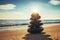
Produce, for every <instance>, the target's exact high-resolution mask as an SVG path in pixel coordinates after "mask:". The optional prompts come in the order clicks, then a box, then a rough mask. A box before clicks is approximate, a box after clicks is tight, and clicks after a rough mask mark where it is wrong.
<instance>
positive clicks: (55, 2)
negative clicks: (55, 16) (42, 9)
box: [49, 0, 60, 5]
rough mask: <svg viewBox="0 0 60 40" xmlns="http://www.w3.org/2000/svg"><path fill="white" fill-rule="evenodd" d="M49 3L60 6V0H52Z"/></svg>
mask: <svg viewBox="0 0 60 40" xmlns="http://www.w3.org/2000/svg"><path fill="white" fill-rule="evenodd" d="M49 3H50V4H52V5H60V1H59V0H50V1H49Z"/></svg>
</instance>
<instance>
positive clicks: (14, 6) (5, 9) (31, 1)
mask: <svg viewBox="0 0 60 40" xmlns="http://www.w3.org/2000/svg"><path fill="white" fill-rule="evenodd" d="M33 12H37V13H39V15H40V16H41V19H60V0H0V19H29V18H30V17H31V14H32V13H33Z"/></svg>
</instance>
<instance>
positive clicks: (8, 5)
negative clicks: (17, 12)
mask: <svg viewBox="0 0 60 40" xmlns="http://www.w3.org/2000/svg"><path fill="white" fill-rule="evenodd" d="M15 7H16V5H14V4H5V5H0V9H3V10H10V9H14V8H15Z"/></svg>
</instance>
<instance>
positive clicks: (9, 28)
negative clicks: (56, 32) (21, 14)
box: [0, 19, 60, 31]
mask: <svg viewBox="0 0 60 40" xmlns="http://www.w3.org/2000/svg"><path fill="white" fill-rule="evenodd" d="M29 22H30V20H25V19H24V20H23V19H21V20H0V25H1V26H0V31H12V30H21V29H28V26H29V25H18V26H13V25H12V26H3V25H11V24H25V23H28V24H29ZM41 23H43V25H42V27H50V26H53V25H60V20H41ZM2 26H3V27H2Z"/></svg>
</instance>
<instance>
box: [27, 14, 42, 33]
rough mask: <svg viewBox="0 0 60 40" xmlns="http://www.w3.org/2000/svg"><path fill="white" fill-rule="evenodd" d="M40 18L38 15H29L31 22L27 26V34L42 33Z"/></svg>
mask: <svg viewBox="0 0 60 40" xmlns="http://www.w3.org/2000/svg"><path fill="white" fill-rule="evenodd" d="M40 19H41V16H39V14H38V13H32V15H31V18H30V20H31V22H30V25H29V26H28V27H29V28H28V32H29V33H32V34H35V33H41V32H42V31H43V27H41V25H43V23H41V20H40Z"/></svg>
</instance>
